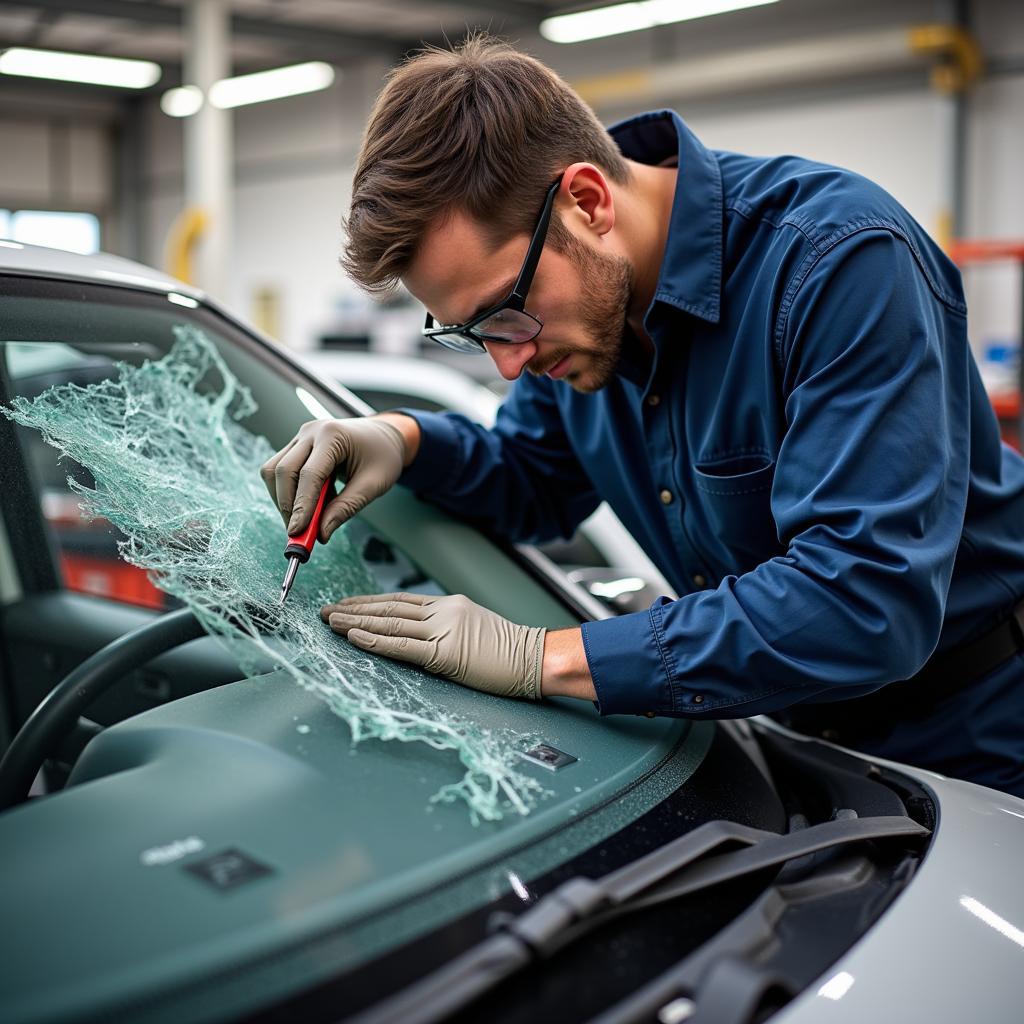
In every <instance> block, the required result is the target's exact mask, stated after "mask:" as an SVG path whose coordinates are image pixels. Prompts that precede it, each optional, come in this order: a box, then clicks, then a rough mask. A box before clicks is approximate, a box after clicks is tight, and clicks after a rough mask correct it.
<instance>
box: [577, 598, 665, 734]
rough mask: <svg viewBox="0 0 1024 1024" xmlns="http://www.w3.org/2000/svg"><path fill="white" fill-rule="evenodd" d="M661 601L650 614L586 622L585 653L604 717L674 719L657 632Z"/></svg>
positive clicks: (639, 613)
mask: <svg viewBox="0 0 1024 1024" xmlns="http://www.w3.org/2000/svg"><path fill="white" fill-rule="evenodd" d="M665 600H666V599H665V598H659V600H658V601H656V602H655V603H654V604H653V605H652V606H651V607H650V608H649V609H648V610H647V611H645V612H632V613H631V614H629V615H619V616H617V617H616V618H614V619H599V620H598V621H596V622H584V623H583V626H582V633H583V650H584V653H585V654H586V656H587V665H588V667H589V668H590V675H591V677H592V678H593V680H594V690H595V691H596V693H597V710H598V711H599V712H600V713H601V714H602V715H621V714H632V715H644V714H650V713H653V714H672V713H673V712H674V711H675V708H674V705H673V701H672V685H671V674H670V672H669V667H668V665H667V664H666V662H665V658H664V655H663V653H662V649H661V644H660V643H659V642H658V630H657V626H656V623H655V614H656V610H657V609H659V608H660V606H661V603H662V602H663V601H665Z"/></svg>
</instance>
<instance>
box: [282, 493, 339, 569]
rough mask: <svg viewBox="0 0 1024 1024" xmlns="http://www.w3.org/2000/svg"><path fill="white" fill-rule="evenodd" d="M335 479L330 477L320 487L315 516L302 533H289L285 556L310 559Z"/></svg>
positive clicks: (304, 560) (303, 559)
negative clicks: (321, 517)
mask: <svg viewBox="0 0 1024 1024" xmlns="http://www.w3.org/2000/svg"><path fill="white" fill-rule="evenodd" d="M332 483H333V480H332V479H331V478H330V477H328V478H327V479H326V480H325V481H324V485H323V487H321V488H320V497H319V498H317V500H316V508H315V509H313V518H312V519H310V521H309V526H307V527H306V528H305V529H304V530H303V531H302V533H296V534H289V536H288V546H287V547H286V548H285V549H284V554H285V558H297V559H298V560H299V561H300V562H306V561H308V560H309V556H310V555H311V554H312V553H313V545H314V544H315V543H316V536H317V533H318V532H319V530H320V516H321V515H323V511H324V505H325V504H326V503H327V495H328V494H329V493H330V491H331V485H332Z"/></svg>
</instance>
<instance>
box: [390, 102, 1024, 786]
mask: <svg viewBox="0 0 1024 1024" xmlns="http://www.w3.org/2000/svg"><path fill="white" fill-rule="evenodd" d="M610 132H611V134H612V136H613V137H614V138H615V140H616V142H617V143H618V145H619V147H620V148H621V150H622V152H623V153H624V154H625V155H626V156H627V157H629V158H631V159H633V160H636V161H639V162H642V163H647V164H655V165H667V164H675V165H676V166H677V167H678V178H677V184H676V190H675V195H674V201H673V207H672V215H671V216H672V219H671V223H670V225H669V233H668V240H667V244H666V247H665V253H664V259H663V262H662V266H661V271H660V277H659V279H658V284H657V290H656V292H655V296H654V300H653V302H652V304H651V306H650V308H649V309H648V311H647V313H646V317H645V320H644V326H645V329H646V331H647V333H648V335H649V336H650V338H651V340H652V342H653V347H654V352H653V355H651V354H649V353H647V354H645V353H644V349H643V348H642V347H641V346H639V345H638V344H636V343H635V339H634V343H633V344H626V345H624V347H623V357H622V359H621V361H620V363H619V366H618V371H617V373H616V375H615V376H614V377H613V379H612V380H611V382H610V383H609V384H608V385H607V386H606V387H604V388H603V389H602V390H600V391H598V392H596V393H593V394H578V393H576V392H575V391H573V390H572V388H571V387H570V386H569V385H568V384H567V383H565V382H564V381H555V380H551V379H550V378H548V377H539V378H538V377H534V376H532V375H530V374H524V375H522V376H521V377H520V378H519V379H518V380H517V381H516V382H515V384H514V385H513V387H512V389H511V391H510V394H509V396H508V398H507V399H506V401H505V402H504V404H503V405H502V407H501V410H500V412H499V413H498V417H497V422H496V424H495V426H494V427H493V429H491V430H486V429H484V428H482V427H480V426H478V425H476V424H474V423H472V422H470V421H469V420H468V419H466V418H465V417H463V416H459V415H455V414H451V413H445V414H430V413H422V412H417V411H414V410H408V411H409V413H410V415H413V416H415V418H416V419H417V420H418V421H419V423H420V426H421V428H422V431H423V437H422V442H421V447H420V451H419V455H418V457H417V459H416V461H415V463H414V464H413V466H412V467H410V468H409V469H408V470H407V471H406V472H405V474H404V475H403V477H402V480H401V482H402V483H403V484H405V485H407V486H409V487H411V488H413V489H414V490H416V491H417V492H419V493H421V494H423V495H424V496H426V497H428V498H429V499H430V500H432V501H434V502H435V503H437V504H440V505H442V506H443V507H445V508H447V509H449V510H451V511H453V512H455V513H456V514H458V515H460V516H462V517H463V518H468V519H470V520H475V521H478V522H480V523H483V524H486V526H487V527H488V528H489V529H491V530H494V531H496V532H498V533H499V534H501V535H504V536H506V537H508V538H511V539H514V540H526V541H544V540H548V539H551V538H554V537H558V536H561V537H568V536H570V535H571V534H572V532H573V530H574V529H575V527H576V526H577V525H578V524H579V523H580V522H581V521H582V520H583V519H584V518H585V517H586V516H587V515H588V514H589V513H590V512H592V511H593V510H594V509H595V508H596V507H597V505H598V503H599V502H600V501H601V500H602V499H603V500H605V501H607V502H608V503H609V505H611V507H612V509H613V510H614V511H615V513H616V514H617V515H618V517H619V518H620V519H621V520H622V522H623V523H624V524H625V526H626V528H627V529H628V530H629V532H630V533H631V534H632V535H633V536H634V537H635V538H636V539H637V541H638V542H639V543H640V544H641V546H642V547H643V548H644V550H645V551H646V552H647V553H648V554H649V556H650V557H651V559H652V560H653V561H654V562H655V563H656V564H657V566H658V568H659V569H660V570H661V571H662V573H663V574H664V575H665V577H666V578H667V579H668V580H669V581H670V582H671V583H672V585H673V586H674V587H675V588H676V590H677V592H678V593H679V594H680V595H681V596H680V597H679V598H678V599H675V600H671V599H669V598H666V597H663V598H660V599H659V600H657V601H656V602H655V603H654V604H653V605H652V606H651V608H650V609H649V610H647V611H643V612H637V613H635V614H628V615H622V616H620V617H618V618H612V619H607V620H602V621H597V622H588V623H586V624H584V625H583V643H584V647H585V650H586V656H587V662H588V664H589V667H590V671H591V674H592V675H593V679H594V687H595V689H596V692H597V698H598V706H599V709H600V712H601V713H602V714H614V713H621V712H627V713H651V712H653V713H655V714H659V715H677V716H685V717H690V718H703V717H710V718H730V717H742V716H748V715H754V714H760V713H763V712H772V711H777V710H779V709H782V708H785V707H787V706H790V705H793V704H796V703H799V702H803V701H811V702H822V701H832V700H847V699H850V698H854V697H858V696H861V695H864V694H867V693H869V692H871V691H874V690H876V689H878V688H879V687H881V686H883V685H885V684H886V683H889V682H893V681H895V680H901V679H906V678H909V677H910V676H913V675H914V674H915V673H916V672H917V671H918V670H919V669H920V668H921V666H922V665H924V663H925V662H926V661H927V659H928V658H929V656H930V655H931V654H932V653H933V651H935V650H936V649H938V650H944V649H949V648H953V647H955V646H957V645H959V644H962V643H963V642H965V641H967V640H970V639H972V638H974V637H977V636H979V635H981V634H982V633H984V632H985V631H987V630H988V629H990V628H992V627H993V626H994V625H995V624H997V623H998V622H1000V621H1001V620H1003V619H1005V618H1007V616H1008V615H1009V613H1010V609H1011V608H1012V606H1013V604H1014V603H1015V601H1016V600H1018V599H1019V598H1020V597H1021V596H1022V595H1024V459H1022V458H1021V456H1020V455H1018V454H1017V453H1015V452H1013V451H1012V450H1011V449H1010V448H1008V447H1007V446H1006V445H1003V444H1001V442H1000V439H999V431H998V426H997V422H996V419H995V416H994V413H993V411H992V407H991V405H990V403H989V401H988V398H987V397H986V394H985V391H984V388H983V386H982V383H981V379H980V377H979V375H978V372H977V368H976V366H975V363H974V360H973V358H972V356H971V352H970V348H969V346H968V342H967V322H966V313H967V310H966V306H965V303H964V296H963V291H962V287H961V282H960V275H959V273H958V271H957V269H956V268H955V267H954V266H953V264H952V263H951V262H950V261H949V260H948V259H947V258H946V257H945V255H944V254H943V253H942V252H941V250H940V249H939V248H938V247H937V246H936V245H935V243H934V242H933V241H932V240H931V239H930V238H929V237H928V235H927V234H926V233H925V232H924V230H923V229H922V228H921V227H920V226H919V225H918V224H917V223H916V222H915V221H914V220H913V218H912V217H911V216H910V215H909V214H908V213H907V212H906V210H904V209H903V208H902V207H901V206H900V205H899V204H898V203H897V202H896V201H895V200H894V199H893V198H892V197H891V196H890V195H888V194H887V193H886V192H885V191H884V190H882V189H881V188H879V187H878V186H876V185H874V184H872V183H871V182H869V181H867V180H866V179H864V178H862V177H860V176H858V175H856V174H853V173H852V172H849V171H845V170H841V169H839V168H836V167H830V166H827V165H824V164H818V163H814V162H811V161H808V160H804V159H800V158H797V157H792V156H783V157H774V158H760V157H750V156H743V155H740V154H737V153H729V152H719V151H713V150H709V149H707V148H705V147H704V146H703V145H702V144H701V143H700V142H699V141H698V140H697V139H696V138H695V136H694V135H693V134H692V133H691V132H690V130H689V129H688V128H687V127H686V125H685V124H684V122H683V121H682V119H681V118H680V117H679V116H678V115H677V114H676V113H674V112H673V111H669V110H663V111H656V112H651V113H646V114H642V115H640V116H638V117H634V118H631V119H630V120H628V121H624V122H622V123H621V124H619V125H617V126H615V127H614V128H612V129H610ZM403 411H406V410H403ZM875 752H880V753H883V754H885V755H886V756H891V757H894V758H896V759H900V760H909V761H912V762H914V763H918V764H925V765H930V766H933V767H938V768H939V769H940V770H946V771H948V772H949V773H951V774H956V775H962V776H967V777H971V778H976V779H978V780H979V781H984V782H986V783H987V784H989V785H994V786H1000V787H1001V788H1004V789H1016V790H1018V791H1021V792H1022V793H1024V659H1022V658H1021V656H1019V655H1018V656H1017V657H1016V658H1014V659H1011V661H1010V662H1007V663H1005V664H1004V665H1003V666H1001V667H1000V668H999V669H997V670H995V671H994V672H993V673H991V674H990V676H988V677H986V678H985V679H984V680H981V681H980V682H978V683H976V684H973V685H972V686H971V687H968V688H967V689H966V690H964V691H962V692H961V693H958V694H956V695H954V696H953V697H952V698H949V699H947V700H944V701H942V702H941V703H940V704H939V705H938V706H937V707H936V708H935V709H934V710H933V711H932V712H931V714H930V716H929V717H928V718H927V720H926V721H924V722H915V723H913V727H912V728H911V727H910V725H909V724H901V725H898V726H897V727H896V728H895V730H894V732H893V733H892V735H891V736H889V738H888V739H887V740H886V741H885V743H884V744H883V745H882V746H881V748H880V749H879V750H877V751H875Z"/></svg>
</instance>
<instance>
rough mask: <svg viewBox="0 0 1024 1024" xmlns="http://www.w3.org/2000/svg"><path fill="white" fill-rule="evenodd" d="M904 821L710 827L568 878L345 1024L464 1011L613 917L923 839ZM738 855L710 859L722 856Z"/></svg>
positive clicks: (410, 1020) (406, 1023) (421, 1020)
mask: <svg viewBox="0 0 1024 1024" xmlns="http://www.w3.org/2000/svg"><path fill="white" fill-rule="evenodd" d="M930 834H931V833H930V831H929V830H928V829H927V828H925V827H924V826H923V825H919V824H918V823H917V822H916V821H913V820H912V819H911V818H907V817H902V816H885V817H877V818H842V819H837V820H834V821H827V822H823V823H822V824H820V825H812V826H811V827H809V828H806V829H803V830H801V831H799V832H791V833H787V834H785V835H779V834H778V833H776V832H769V831H765V830H764V829H758V828H751V827H750V826H748V825H740V824H738V823H736V822H730V821H711V822H708V823H707V824H704V825H701V826H700V827H698V828H696V829H694V830H693V831H692V832H688V833H687V834H686V835H684V836H680V837H679V838H678V839H674V840H672V841H671V842H669V843H666V844H665V845H664V846H662V847H660V848H659V849H657V850H654V851H652V852H651V853H649V854H646V855H645V856H643V857H639V858H638V859H637V860H635V861H633V862H632V863H630V864H627V865H625V866H624V867H622V868H619V869H618V870H616V871H612V872H610V873H609V874H607V875H605V876H604V877H602V878H599V879H590V878H583V877H577V878H571V879H569V880H568V881H566V882H563V883H562V884H561V885H560V886H559V887H558V888H557V889H555V890H554V891H552V892H550V893H548V895H547V896H544V897H542V898H541V899H540V900H538V901H537V902H536V903H535V904H534V905H533V906H532V907H530V908H529V909H528V910H525V911H524V912H523V913H522V914H519V915H517V916H516V917H511V918H509V919H506V920H504V921H502V922H501V924H500V926H499V930H498V931H497V932H496V934H494V935H491V936H489V937H488V938H486V939H484V940H482V941H481V942H479V943H477V945H476V946H474V947H472V948H471V949H469V950H468V951H467V952H465V953H463V954H461V955H460V956H458V957H456V958H455V959H454V960H452V961H451V962H450V963H448V964H445V965H444V966H443V967H440V968H438V969H437V970H436V971H434V972H433V973H431V974H428V975H427V976H426V977H425V978H422V979H420V980H419V981H417V982H415V983H414V984H412V985H410V986H409V987H408V988H406V989H404V990H403V991H401V992H399V993H397V994H396V995H394V996H391V997H390V998H388V999H386V1000H384V1001H383V1002H380V1003H378V1004H376V1005H375V1006H373V1007H371V1008H370V1009H368V1010H366V1011H364V1012H363V1013H360V1014H358V1015H357V1016H356V1017H354V1018H352V1022H351V1024H385V1022H391V1021H395V1020H401V1021H402V1022H403V1024H431V1022H433V1021H438V1020H442V1019H444V1018H445V1017H447V1016H448V1015H449V1014H452V1013H454V1012H456V1011H457V1010H460V1009H462V1008H463V1007H465V1006H467V1005H469V1004H470V1003H472V1002H473V1001H474V1000H475V999H477V998H479V997H480V996H482V995H483V994H484V993H486V992H488V991H489V990H490V989H492V988H494V987H495V986H496V985H498V984H499V983H500V982H502V981H504V980H505V979H506V978H508V977H509V976H511V975H512V974H515V973H516V972H517V971H519V970H521V969H522V968H524V967H526V966H528V965H529V964H530V963H532V962H534V961H535V960H537V959H546V958H548V957H551V956H553V955H554V954H555V953H557V952H558V951H559V950H560V949H562V948H563V947H564V946H567V945H568V944H569V943H571V942H574V941H575V940H576V939H578V938H580V937H581V936H582V935H584V934H586V933H588V932H590V931H593V930H594V929H595V928H598V927H600V926H601V925H603V924H605V923H607V922H608V921H609V920H611V919H612V918H614V917H617V916H619V915H620V914H624V913H631V912H632V911H634V910H639V909H641V908H643V907H650V906H654V905H655V904H658V903H662V902H665V901H666V900H673V899H678V898H679V897H680V896H685V895H688V894H691V893H694V892H697V891H699V890H703V889H708V888H711V887H712V886H715V885H720V884H721V883H723V882H726V881H730V880H732V879H735V878H740V877H742V876H744V875H750V874H754V873H756V872H758V871H762V870H764V869H765V868H770V867H774V866H778V865H782V864H784V863H786V861H789V860H792V859H794V858H796V857H803V856H806V855H808V854H812V853H817V852H818V851H819V850H826V849H830V848H834V847H837V846H845V845H849V844H851V843H858V842H864V841H866V840H886V839H904V840H906V839H923V838H924V837H926V836H928V835H930ZM737 843H738V844H740V845H741V847H742V848H741V849H739V850H736V849H730V850H729V851H728V852H721V853H717V854H714V851H715V850H716V849H719V848H721V847H732V846H734V845H735V844H737Z"/></svg>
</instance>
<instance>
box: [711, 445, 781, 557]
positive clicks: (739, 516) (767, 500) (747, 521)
mask: <svg viewBox="0 0 1024 1024" xmlns="http://www.w3.org/2000/svg"><path fill="white" fill-rule="evenodd" d="M693 477H694V483H695V485H696V487H697V492H698V494H699V495H700V498H701V505H702V506H703V510H704V513H705V515H706V517H707V523H708V528H709V529H710V530H711V532H712V533H713V534H714V536H715V537H716V538H717V539H718V542H719V544H721V545H723V546H724V547H725V548H726V549H727V550H728V552H729V555H730V556H731V560H732V561H733V565H732V566H731V568H732V570H733V571H734V572H737V573H741V572H748V571H749V570H751V569H753V568H755V567H756V566H757V565H759V564H760V563H761V562H764V561H766V560H767V559H769V558H771V557H772V556H774V555H777V554H779V553H780V552H781V550H782V548H781V545H780V544H779V540H778V535H777V533H776V529H775V520H774V519H773V518H772V510H771V493H772V481H773V480H774V478H775V460H774V459H772V458H771V456H770V455H769V454H768V453H767V452H763V453H760V452H745V453H743V454H740V455H723V456H722V457H720V458H715V459H711V460H707V461H702V462H698V463H695V464H694V467H693Z"/></svg>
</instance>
